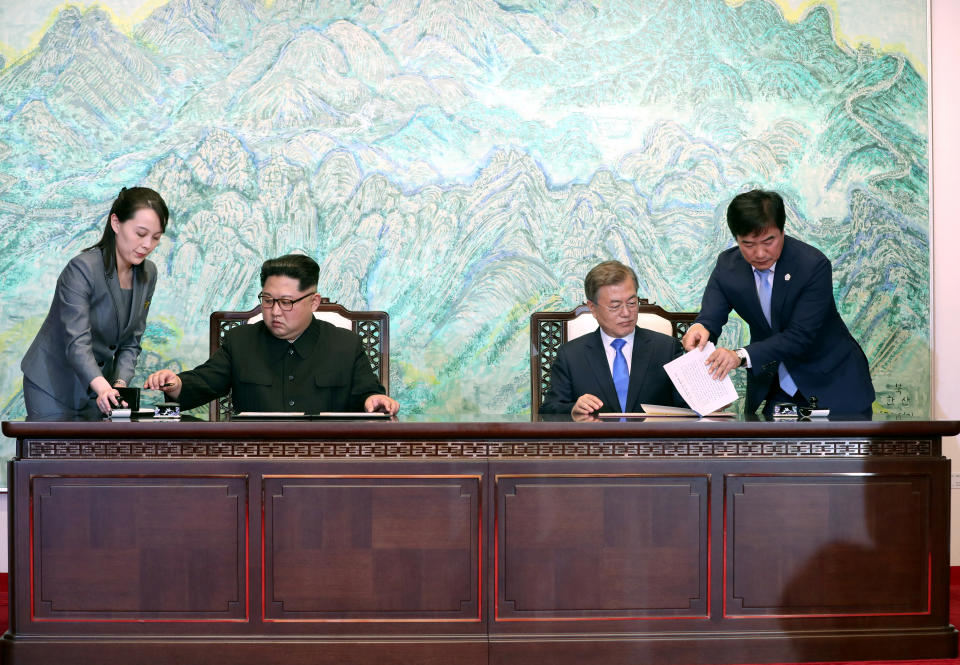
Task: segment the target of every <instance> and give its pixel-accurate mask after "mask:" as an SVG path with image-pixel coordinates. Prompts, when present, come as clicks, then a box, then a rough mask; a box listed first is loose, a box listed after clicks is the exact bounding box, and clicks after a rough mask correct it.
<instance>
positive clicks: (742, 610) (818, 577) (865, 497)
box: [726, 474, 931, 616]
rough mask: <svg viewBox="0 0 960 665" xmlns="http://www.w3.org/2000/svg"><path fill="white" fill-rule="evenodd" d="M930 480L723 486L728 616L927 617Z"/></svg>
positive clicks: (753, 480)
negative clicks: (919, 615) (908, 615)
mask: <svg viewBox="0 0 960 665" xmlns="http://www.w3.org/2000/svg"><path fill="white" fill-rule="evenodd" d="M930 491H931V488H930V478H929V477H928V476H922V475H881V476H876V475H868V474H863V475H858V474H844V475H834V474H824V475H811V476H777V475H774V476H760V477H740V476H730V477H728V478H727V479H726V506H727V518H726V519H727V538H728V541H729V542H728V543H727V547H726V553H727V557H728V561H727V565H726V569H727V571H728V576H729V577H728V580H727V590H726V594H727V598H726V601H727V602H726V613H727V614H728V615H729V616H738V615H749V616H755V615H775V616H809V615H860V614H921V613H927V612H929V611H930V606H929V604H930V594H929V592H930V589H929V585H930V567H929V557H930V538H931V534H930V501H931V496H930Z"/></svg>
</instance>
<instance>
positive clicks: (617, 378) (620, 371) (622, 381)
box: [610, 339, 630, 413]
mask: <svg viewBox="0 0 960 665" xmlns="http://www.w3.org/2000/svg"><path fill="white" fill-rule="evenodd" d="M624 344H626V342H625V341H624V340H622V339H615V340H613V341H612V342H610V346H612V347H613V348H614V349H616V350H617V354H616V355H615V356H614V357H613V385H614V386H616V388H617V399H619V400H620V413H626V411H627V389H628V388H629V387H630V370H628V369H627V359H626V357H625V356H624V355H623V345H624Z"/></svg>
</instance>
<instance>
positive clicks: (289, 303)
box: [257, 291, 316, 312]
mask: <svg viewBox="0 0 960 665" xmlns="http://www.w3.org/2000/svg"><path fill="white" fill-rule="evenodd" d="M314 293H316V291H313V292H311V293H308V294H307V295H305V296H300V297H299V298H297V299H296V300H291V299H290V298H271V297H270V296H265V295H263V294H262V293H261V294H260V295H258V296H257V300H259V301H260V306H261V307H262V308H263V309H273V305H274V303H276V304H278V305H280V309H282V310H283V311H284V312H289V311H290V310H291V309H293V306H294V305H296V304H297V303H298V302H300V301H301V300H303V299H304V298H309V297H310V296H312V295H313V294H314Z"/></svg>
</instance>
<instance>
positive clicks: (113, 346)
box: [20, 187, 169, 419]
mask: <svg viewBox="0 0 960 665" xmlns="http://www.w3.org/2000/svg"><path fill="white" fill-rule="evenodd" d="M168 217H169V213H168V212H167V204H166V203H164V201H163V198H161V196H160V195H159V194H157V192H155V191H153V190H152V189H149V188H147V187H132V188H130V189H127V188H126V187H124V188H123V189H122V190H121V191H120V195H119V196H117V199H116V201H114V202H113V207H111V208H110V214H109V216H108V217H107V223H106V226H105V227H104V229H103V236H102V237H101V238H100V242H98V243H97V244H95V245H93V246H92V247H88V248H87V249H85V250H83V251H82V252H81V253H80V254H78V255H77V256H75V257H74V258H73V259H71V260H70V262H69V263H68V264H67V266H66V268H64V269H63V272H62V273H60V277H59V279H58V280H57V287H56V290H55V291H54V294H53V302H52V303H51V305H50V311H49V312H48V313H47V318H46V319H45V320H44V322H43V325H42V326H41V327H40V331H39V332H38V333H37V336H36V338H34V340H33V344H31V345H30V348H29V349H28V350H27V353H26V355H25V356H24V357H23V361H22V362H21V363H20V369H22V370H23V399H24V402H25V403H26V407H27V417H28V418H30V419H54V418H75V417H89V416H91V415H95V414H97V413H98V411H99V412H102V413H105V414H109V413H110V412H111V409H112V408H113V407H116V406H119V404H120V402H119V393H118V392H117V390H116V388H117V387H124V386H126V385H127V383H129V381H130V380H131V379H132V378H133V370H134V367H135V366H136V364H137V358H138V356H139V355H140V337H141V335H143V331H144V328H145V327H146V324H147V311H148V309H149V308H150V300H151V298H152V297H153V289H154V287H155V286H156V283H157V268H156V266H155V265H154V264H153V263H152V262H150V261H147V260H146V259H147V256H148V255H149V254H150V253H151V252H152V251H153V250H154V249H156V247H157V243H159V242H160V238H161V236H162V235H163V232H164V231H165V230H166V228H167V219H168Z"/></svg>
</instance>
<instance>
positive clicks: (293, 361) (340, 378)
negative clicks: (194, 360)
mask: <svg viewBox="0 0 960 665" xmlns="http://www.w3.org/2000/svg"><path fill="white" fill-rule="evenodd" d="M319 276H320V267H319V266H318V265H317V262H316V261H314V260H313V259H311V258H310V257H307V256H302V255H299V254H288V255H286V256H281V257H279V258H276V259H270V260H268V261H266V262H264V264H263V267H262V268H261V269H260V286H261V291H260V295H259V296H258V298H259V300H260V304H261V306H262V309H263V321H261V322H258V323H254V324H247V325H243V326H237V327H236V328H234V329H232V330H231V331H230V332H228V333H227V335H226V337H225V338H224V340H223V344H222V345H221V346H220V349H219V350H218V351H217V352H216V353H214V354H213V356H211V357H210V359H209V360H208V361H207V362H205V363H203V364H202V365H200V366H199V367H197V368H196V369H193V370H190V371H187V372H182V373H180V374H175V373H173V372H172V371H170V370H167V369H164V370H160V371H159V372H154V373H153V374H151V375H150V376H149V377H147V381H146V383H145V384H144V387H145V388H150V389H153V390H163V391H164V393H166V395H167V397H168V398H170V399H172V400H177V401H179V402H180V406H181V407H182V408H184V409H192V408H193V407H195V406H200V405H201V404H205V403H206V402H209V401H211V400H213V399H216V398H218V397H222V396H223V395H226V394H227V393H228V392H230V391H232V392H233V405H234V408H235V409H236V410H237V411H300V412H304V413H320V412H323V411H367V412H372V411H381V412H384V413H389V414H391V415H393V414H395V413H396V412H397V410H398V409H399V405H398V404H397V402H396V400H394V399H391V398H390V397H388V396H387V395H386V394H384V393H385V392H386V391H385V390H384V388H383V386H382V385H381V384H380V381H379V380H378V379H377V376H376V375H375V374H374V373H373V369H372V368H371V367H370V361H369V360H367V356H366V355H365V354H364V352H363V347H362V345H361V342H360V338H359V337H357V335H356V334H354V333H353V332H352V331H349V330H344V329H342V328H338V327H336V326H334V325H332V324H330V323H327V322H326V321H318V320H317V319H316V318H314V316H313V312H314V310H315V309H316V307H317V305H318V304H319V303H320V296H319V295H318V294H317V282H318V281H319Z"/></svg>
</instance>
